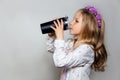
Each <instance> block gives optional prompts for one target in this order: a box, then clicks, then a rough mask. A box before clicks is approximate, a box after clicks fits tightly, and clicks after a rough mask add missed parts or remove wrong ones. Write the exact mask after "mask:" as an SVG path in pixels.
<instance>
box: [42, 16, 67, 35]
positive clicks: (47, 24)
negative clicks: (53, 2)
mask: <svg viewBox="0 0 120 80" xmlns="http://www.w3.org/2000/svg"><path fill="white" fill-rule="evenodd" d="M61 19H62V20H63V23H64V30H67V29H68V17H67V16H66V17H61V18H58V20H61ZM54 21H55V20H52V21H49V22H45V23H42V24H40V27H41V31H42V34H46V33H51V32H54V30H53V29H52V28H51V26H53V27H55V25H54Z"/></svg>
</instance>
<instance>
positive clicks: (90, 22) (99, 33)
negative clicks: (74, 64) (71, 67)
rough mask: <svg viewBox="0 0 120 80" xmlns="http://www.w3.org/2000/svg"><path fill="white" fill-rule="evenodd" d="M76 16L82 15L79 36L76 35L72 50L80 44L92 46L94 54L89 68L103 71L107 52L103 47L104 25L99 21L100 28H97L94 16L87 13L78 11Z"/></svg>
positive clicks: (83, 10)
mask: <svg viewBox="0 0 120 80" xmlns="http://www.w3.org/2000/svg"><path fill="white" fill-rule="evenodd" d="M76 14H81V15H82V29H81V32H80V34H79V35H76V37H77V39H76V40H75V44H74V48H76V47H77V46H79V45H80V44H81V43H87V44H90V45H92V46H93V50H94V53H95V56H94V62H93V64H92V65H91V67H92V68H93V69H94V70H95V71H104V70H105V68H104V67H105V65H106V61H107V51H106V48H105V46H104V28H105V23H104V21H103V19H102V20H101V23H102V25H101V27H98V23H97V20H96V18H95V16H94V15H93V14H92V13H90V12H89V11H87V10H85V9H84V8H83V9H80V10H78V11H77V13H76Z"/></svg>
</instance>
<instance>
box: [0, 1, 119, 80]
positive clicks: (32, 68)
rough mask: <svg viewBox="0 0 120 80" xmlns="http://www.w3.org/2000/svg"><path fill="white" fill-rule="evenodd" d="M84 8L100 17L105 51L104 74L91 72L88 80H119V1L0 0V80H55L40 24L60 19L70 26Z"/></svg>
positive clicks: (44, 35) (57, 75)
mask: <svg viewBox="0 0 120 80" xmlns="http://www.w3.org/2000/svg"><path fill="white" fill-rule="evenodd" d="M86 5H93V6H96V8H98V10H99V12H100V13H101V14H102V15H103V19H104V20H105V22H106V27H105V45H106V48H107V51H108V62H107V66H106V71H105V72H94V71H92V74H91V76H90V77H91V80H120V76H119V74H120V69H119V67H120V62H119V59H120V42H119V41H120V36H119V34H120V32H119V30H120V20H119V19H120V9H119V7H120V0H0V80H59V74H60V70H59V69H58V68H56V67H55V66H54V63H53V59H52V54H50V53H48V52H47V50H46V36H47V34H42V33H41V30H40V23H43V22H46V21H49V20H52V19H55V18H58V17H63V16H68V17H69V22H70V21H71V20H72V18H73V16H74V13H75V12H76V11H77V10H78V9H80V8H83V7H85V6H86ZM65 37H66V38H67V37H70V35H69V31H68V30H67V31H65Z"/></svg>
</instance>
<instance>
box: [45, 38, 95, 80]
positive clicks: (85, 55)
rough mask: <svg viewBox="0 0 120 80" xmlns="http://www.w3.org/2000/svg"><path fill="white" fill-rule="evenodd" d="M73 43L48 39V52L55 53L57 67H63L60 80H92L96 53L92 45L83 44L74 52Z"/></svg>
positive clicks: (54, 58)
mask: <svg viewBox="0 0 120 80" xmlns="http://www.w3.org/2000/svg"><path fill="white" fill-rule="evenodd" d="M72 47H73V42H72V41H71V40H68V41H67V42H66V43H65V41H64V40H55V38H53V37H48V41H47V50H48V51H49V52H53V53H54V54H53V60H54V64H55V66H56V67H62V68H63V69H62V71H61V77H60V80H90V79H89V75H90V71H91V64H92V63H93V61H94V51H93V49H92V48H91V45H88V44H82V45H80V46H79V47H77V48H76V49H74V50H73V48H72Z"/></svg>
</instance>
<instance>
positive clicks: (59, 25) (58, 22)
mask: <svg viewBox="0 0 120 80" xmlns="http://www.w3.org/2000/svg"><path fill="white" fill-rule="evenodd" d="M54 24H55V27H56V28H58V27H61V28H63V20H62V19H61V20H58V19H57V20H56V21H54Z"/></svg>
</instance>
